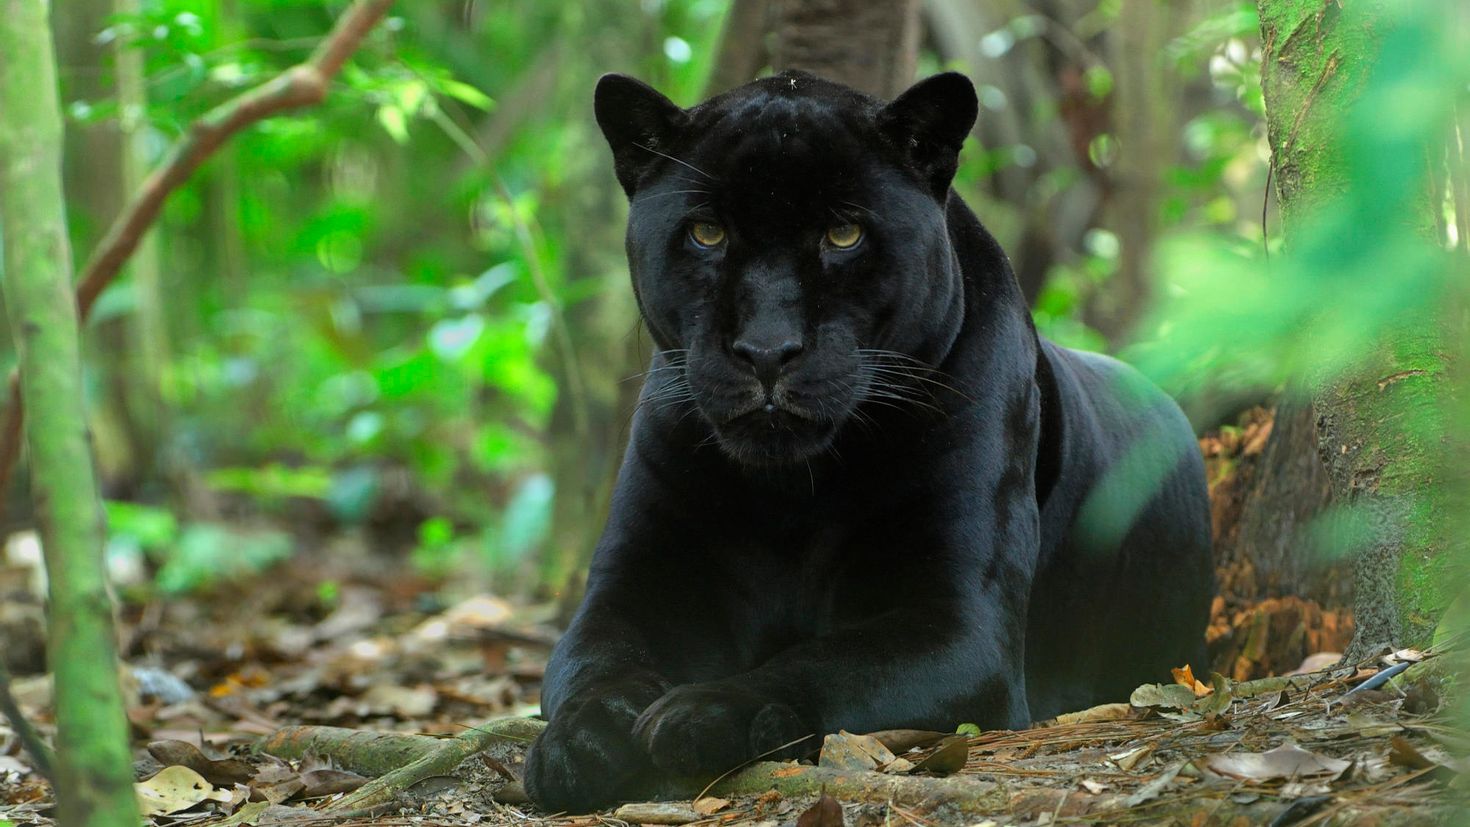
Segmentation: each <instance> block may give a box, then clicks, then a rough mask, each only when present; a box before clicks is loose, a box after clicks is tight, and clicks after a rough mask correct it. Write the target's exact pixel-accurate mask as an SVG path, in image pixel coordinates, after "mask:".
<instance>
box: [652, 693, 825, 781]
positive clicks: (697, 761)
mask: <svg viewBox="0 0 1470 827" xmlns="http://www.w3.org/2000/svg"><path fill="white" fill-rule="evenodd" d="M633 734H634V737H635V738H637V739H638V741H639V742H640V743H641V744H642V745H643V746H644V748H646V749H647V751H648V755H649V757H651V758H652V759H653V763H654V765H655V766H656V767H658V768H659V769H660V770H663V771H664V772H667V773H673V774H678V775H713V774H717V773H722V772H725V771H726V770H731V769H734V768H736V767H738V766H740V765H741V764H744V763H745V762H747V761H750V760H752V759H754V758H756V757H766V758H770V759H772V760H779V759H782V758H788V757H794V756H797V755H800V754H803V753H805V752H808V751H810V750H811V749H812V748H813V747H814V746H815V744H816V739H815V730H814V729H813V728H812V727H809V726H806V725H805V724H803V722H802V720H801V718H800V717H799V716H798V715H797V713H796V710H794V709H792V708H791V707H789V706H787V705H786V704H784V703H782V702H780V701H778V700H775V699H773V698H770V697H769V696H766V695H764V694H761V693H758V692H754V691H750V690H746V689H742V688H740V687H735V686H731V685H729V684H690V685H688V686H680V687H677V688H675V689H673V690H671V691H669V692H668V694H666V695H664V696H663V697H662V698H659V699H658V700H657V701H655V702H654V704H653V705H652V706H650V707H649V708H648V709H646V710H644V712H643V714H642V715H641V716H639V718H638V723H637V724H636V725H635V727H634V730H633ZM803 736H812V737H811V738H806V739H804V740H801V739H803ZM793 741H799V742H798V743H795V744H792V743H791V742H793ZM783 745H785V746H784V748H783V749H778V748H781V747H783ZM772 750H776V751H775V752H771V751H772Z"/></svg>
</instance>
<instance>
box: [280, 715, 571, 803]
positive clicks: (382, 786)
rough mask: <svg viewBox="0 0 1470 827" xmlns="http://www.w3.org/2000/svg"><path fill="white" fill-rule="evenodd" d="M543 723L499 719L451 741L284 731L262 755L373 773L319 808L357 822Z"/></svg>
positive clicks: (330, 730)
mask: <svg viewBox="0 0 1470 827" xmlns="http://www.w3.org/2000/svg"><path fill="white" fill-rule="evenodd" d="M545 727H546V724H545V723H544V722H542V721H537V720H533V719H531V718H502V719H499V720H495V721H490V722H488V723H486V724H484V725H483V726H479V727H475V728H472V729H467V730H465V731H464V732H462V733H460V734H459V735H457V736H455V737H454V738H447V739H446V738H431V737H429V736H427V735H402V734H399V733H392V732H357V731H354V730H350V729H342V728H340V727H316V726H298V727H286V728H285V729H282V730H280V731H278V732H276V733H275V734H274V735H272V736H270V737H269V738H267V739H266V740H265V741H264V742H263V743H262V744H261V745H260V748H261V750H262V751H264V752H266V753H269V754H271V755H275V756H276V757H278V758H300V757H302V756H304V755H306V754H307V753H315V754H318V755H329V756H331V757H332V758H333V759H335V760H337V761H338V763H339V764H341V765H342V767H343V768H344V769H349V770H352V771H354V772H359V773H364V774H370V775H371V774H379V777H378V778H375V779H373V780H372V781H370V782H368V783H367V784H364V785H363V786H361V787H359V788H358V789H356V790H354V791H353V792H350V793H348V794H347V795H345V796H343V797H342V798H339V799H337V800H336V801H333V802H331V803H330V804H328V805H327V806H326V807H324V808H322V809H323V811H324V812H329V813H332V814H334V815H337V814H340V815H343V816H352V817H359V816H361V815H369V814H372V813H375V812H377V811H378V810H379V809H380V808H382V807H383V806H384V805H386V804H391V803H392V802H393V801H394V800H395V799H396V798H397V797H398V795H399V793H402V792H403V791H404V790H406V789H408V788H409V787H412V786H413V785H414V784H417V783H418V782H420V781H422V780H424V779H425V778H429V777H431V776H435V775H444V774H445V773H448V772H450V771H452V770H453V769H454V768H455V767H457V766H459V765H460V764H461V763H462V762H463V761H464V760H465V759H466V758H469V757H470V756H472V755H475V754H477V753H480V752H483V751H484V750H485V749H486V748H488V747H490V746H491V745H492V744H495V743H498V742H502V741H514V742H516V743H528V742H530V741H531V740H532V739H533V738H535V737H536V735H537V734H539V733H540V732H541V730H542V729H544V728H545Z"/></svg>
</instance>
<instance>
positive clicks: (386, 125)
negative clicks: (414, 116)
mask: <svg viewBox="0 0 1470 827" xmlns="http://www.w3.org/2000/svg"><path fill="white" fill-rule="evenodd" d="M378 123H379V124H380V125H381V126H382V127H383V129H384V130H386V131H387V133H388V134H389V135H390V136H392V138H393V140H395V141H397V142H398V143H400V144H406V143H408V119H407V118H405V117H404V115H403V110H402V109H399V108H398V107H396V106H387V105H384V106H380V107H378Z"/></svg>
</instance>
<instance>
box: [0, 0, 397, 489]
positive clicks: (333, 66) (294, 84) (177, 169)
mask: <svg viewBox="0 0 1470 827" xmlns="http://www.w3.org/2000/svg"><path fill="white" fill-rule="evenodd" d="M391 5H393V0H356V2H355V3H353V4H352V7H351V8H349V9H348V10H347V11H346V13H344V14H343V15H342V17H340V18H339V19H338V20H337V24H336V25H335V26H334V27H333V28H332V32H331V34H329V35H327V37H326V39H325V40H323V41H322V42H321V44H320V45H319V46H317V48H316V51H314V52H312V55H311V57H310V58H308V59H307V60H306V61H305V62H304V63H300V64H297V65H296V66H293V67H291V68H290V69H287V70H286V71H284V72H282V73H281V74H279V75H277V76H276V77H274V78H272V79H271V80H269V81H266V82H265V83H263V84H261V85H260V86H257V87H255V88H254V89H251V90H250V91H248V92H245V93H243V94H241V95H238V96H236V97H234V98H231V99H230V100H228V101H226V102H225V103H222V104H220V105H219V106H216V107H215V108H214V109H211V110H210V111H209V112H207V113H205V114H204V115H203V116H202V117H201V118H199V120H197V121H195V122H194V123H193V124H191V125H190V126H189V131H188V132H187V133H186V134H185V135H184V137H183V138H182V139H180V140H179V142H178V143H176V144H174V147H173V149H172V150H170V151H169V154H168V157H167V158H165V159H164V161H163V163H162V164H161V165H160V166H159V167H158V169H156V170H154V171H153V173H152V174H150V175H149V176H148V178H147V179H146V180H144V181H143V186H142V187H141V188H140V189H139V190H138V192H137V193H136V194H135V195H134V196H133V198H132V200H131V201H129V202H128V205H127V207H126V208H124V209H123V212H122V214H121V215H119V216H118V217H117V219H116V220H115V221H113V223H112V228H111V229H109V230H108V231H107V235H106V236H104V237H103V239H102V241H101V243H100V244H98V245H97V249H96V250H95V251H94V252H93V254H92V257H91V258H90V259H89V260H88V261H87V265H86V267H84V268H82V273H81V279H80V284H79V285H78V287H77V314H78V317H79V318H80V319H81V320H82V321H86V319H87V315H88V314H89V313H90V312H91V310H92V305H93V304H94V303H95V302H96V301H97V297H98V296H99V295H101V294H102V290H103V289H104V288H106V287H107V285H109V284H111V283H112V280H113V279H115V278H117V274H118V273H119V272H121V270H122V267H123V265H124V264H126V263H127V261H128V259H129V258H130V257H131V256H132V255H133V252H134V251H135V250H136V249H137V248H138V243H139V242H140V241H141V240H142V239H143V236H144V234H146V233H147V231H148V228H149V227H150V226H152V225H153V222H154V221H155V220H157V218H158V214H159V212H160V211H161V210H162V209H163V204H164V202H165V201H167V200H168V196H169V195H170V194H171V193H172V192H173V191H174V190H176V189H178V188H179V186H180V185H182V184H183V183H184V182H185V181H187V180H189V177H190V176H191V175H193V174H194V171H195V170H196V169H198V168H199V165H200V164H202V163H204V161H205V160H206V159H208V158H209V156H211V155H213V154H214V152H215V150H217V149H219V148H220V146H221V145H223V144H224V142H225V141H227V140H229V139H230V138H231V137H232V136H234V134H235V133H237V132H239V131H240V130H242V129H244V128H246V127H248V126H250V125H252V124H254V123H256V122H257V121H261V120H264V119H266V118H269V117H271V116H273V115H277V114H280V113H282V112H289V111H291V110H293V109H302V108H305V107H308V106H314V105H316V104H318V103H321V102H322V100H323V99H325V98H326V94H327V87H328V86H329V85H330V84H331V82H332V79H333V78H335V77H336V76H337V73H338V72H340V71H341V70H342V65H343V64H344V63H346V62H347V59H348V58H349V57H351V56H352V53H353V52H355V51H357V49H358V47H359V46H361V45H362V41H363V38H365V37H367V34H368V32H370V31H372V29H373V27H374V26H376V25H377V23H378V20H379V19H381V18H382V16H383V15H384V14H385V13H387V11H388V7H389V6H391ZM9 397H10V399H9V404H7V405H6V407H5V418H4V422H3V423H0V492H3V491H5V490H7V489H8V488H9V484H10V476H11V473H12V472H13V471H14V469H15V463H16V460H17V459H18V458H19V455H20V442H21V440H20V432H21V425H22V422H23V420H24V410H23V408H22V404H23V402H22V400H21V396H20V384H19V380H18V377H17V375H16V374H14V373H12V374H11V376H10V390H9ZM3 513H4V503H3V501H0V515H3Z"/></svg>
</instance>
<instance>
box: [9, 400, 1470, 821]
mask: <svg viewBox="0 0 1470 827" xmlns="http://www.w3.org/2000/svg"><path fill="white" fill-rule="evenodd" d="M1263 423H1264V424H1263ZM1262 427H1269V419H1268V418H1267V419H1262V418H1260V417H1257V418H1256V420H1255V424H1254V425H1251V424H1250V423H1249V422H1248V423H1247V424H1246V426H1245V427H1243V428H1241V429H1238V430H1235V431H1232V432H1231V433H1229V434H1226V435H1224V436H1216V437H1212V439H1215V440H1216V442H1215V443H1213V444H1206V446H1205V450H1206V453H1207V455H1209V454H1211V452H1212V451H1213V453H1214V456H1213V458H1212V463H1213V464H1212V468H1213V469H1214V470H1215V471H1219V470H1220V463H1221V462H1222V461H1226V460H1228V461H1230V462H1234V461H1238V460H1240V459H1241V458H1242V457H1244V456H1245V454H1246V452H1248V451H1251V450H1253V449H1252V448H1251V445H1252V444H1253V443H1259V442H1260V439H1259V437H1260V432H1259V429H1260V428H1262ZM1252 428H1255V429H1256V430H1254V431H1253V430H1252ZM1258 448H1259V446H1258V445H1257V448H1256V449H1255V450H1258ZM1222 458H1223V459H1222ZM1217 476H1219V475H1218V474H1217ZM1217 487H1218V486H1217ZM1226 487H1228V486H1226ZM351 545H352V544H351V543H348V544H346V546H351ZM359 545H361V544H359ZM27 582H29V581H28V580H27V573H26V572H24V571H17V570H15V569H13V568H12V569H9V570H7V569H6V568H5V567H3V566H0V638H3V639H4V640H5V646H6V649H7V653H6V654H7V655H9V656H11V657H8V658H7V659H8V660H11V662H12V666H14V659H13V658H14V657H16V655H17V653H18V652H19V651H20V649H19V647H24V646H29V647H32V648H34V647H35V646H37V645H38V644H37V642H36V641H35V640H29V639H27V637H26V636H25V632H24V630H26V629H28V628H29V629H38V628H39V620H38V618H39V613H40V605H39V600H37V599H35V597H34V594H35V593H34V591H33V590H31V589H28V588H27V586H26V583H27ZM324 584H326V585H324ZM440 585H442V584H438V585H436V584H432V583H429V582H427V581H425V580H423V579H421V578H419V577H417V576H415V575H413V574H412V573H411V572H410V571H409V570H408V566H407V563H406V561H404V560H403V559H401V558H396V559H389V558H387V557H385V556H384V555H381V554H374V553H370V552H367V551H365V550H364V549H362V548H358V549H357V550H356V551H353V550H352V549H351V548H346V547H344V546H343V545H342V544H340V543H339V544H337V546H336V547H331V548H322V549H321V550H320V551H318V552H315V553H309V552H308V553H302V554H298V555H297V556H296V557H295V558H293V559H292V560H291V561H289V562H287V563H285V564H282V565H281V566H278V567H277V568H275V569H272V570H271V571H270V572H268V573H267V574H266V575H262V576H259V577H256V578H253V579H249V580H243V581H236V582H233V583H230V584H227V585H224V584H222V585H217V586H215V587H213V588H211V589H210V590H208V591H205V592H201V593H198V594H196V595H194V596H191V597H187V598H179V599H171V600H168V601H156V600H154V601H146V602H142V603H133V602H125V604H124V608H123V610H122V612H121V615H122V616H121V621H122V624H121V625H122V636H123V646H122V648H121V651H122V653H123V657H124V661H125V664H124V666H123V678H124V686H125V689H126V691H127V694H128V715H129V720H130V723H131V727H132V735H133V739H134V744H135V746H136V747H137V749H136V752H135V757H136V759H137V760H136V765H135V772H136V776H137V779H138V781H139V782H140V786H139V790H140V795H141V796H144V797H145V798H147V799H148V801H149V802H150V804H151V806H152V808H153V809H154V810H155V811H156V812H157V814H156V815H153V816H150V819H151V823H153V824H157V825H201V826H202V825H269V824H292V825H318V824H320V825H327V824H384V825H397V824H403V825H409V824H412V825H420V824H423V825H435V824H442V825H472V824H549V825H578V826H579V827H592V825H623V824H640V823H641V824H684V823H689V824H700V825H724V824H743V823H752V822H756V823H765V824H771V825H784V824H797V825H800V827H833V825H837V824H842V823H846V824H851V825H879V824H882V825H894V824H898V825H932V824H965V825H977V824H993V825H1003V824H1009V825H1037V826H1038V827H1039V825H1045V824H1061V823H1073V824H1098V823H1130V824H1133V823H1138V824H1189V825H1192V826H1193V825H1206V824H1232V825H1236V824H1239V825H1246V824H1273V825H1287V824H1301V825H1308V824H1328V823H1331V824H1341V823H1363V824H1416V823H1439V822H1440V821H1441V820H1442V819H1443V818H1444V817H1446V816H1447V815H1448V814H1451V813H1458V812H1464V805H1465V803H1467V797H1466V795H1465V786H1464V778H1465V773H1464V772H1463V770H1464V769H1465V765H1463V764H1462V763H1461V762H1460V760H1459V759H1458V758H1456V757H1454V756H1458V755H1463V754H1465V753H1466V752H1470V737H1467V736H1466V735H1464V734H1462V727H1461V726H1459V721H1458V720H1456V718H1455V717H1454V716H1453V715H1451V713H1450V711H1449V707H1451V706H1452V705H1451V704H1448V703H1446V702H1444V701H1443V700H1442V699H1441V698H1440V694H1441V692H1440V686H1441V683H1442V682H1441V681H1439V680H1438V679H1432V678H1431V679H1422V680H1404V679H1403V678H1399V679H1397V680H1394V681H1389V682H1382V676H1383V674H1384V673H1385V670H1387V669H1389V668H1393V669H1395V670H1396V671H1401V670H1403V669H1404V668H1406V667H1405V666H1404V665H1401V664H1408V663H1411V662H1416V661H1421V660H1423V661H1424V662H1423V663H1422V665H1419V666H1412V667H1407V668H1408V673H1407V676H1406V677H1413V676H1414V675H1415V674H1417V673H1431V674H1433V673H1438V674H1445V673H1447V671H1448V670H1444V669H1435V668H1433V667H1434V666H1435V664H1436V662H1440V663H1442V662H1444V661H1445V660H1447V659H1446V658H1438V661H1437V659H1436V656H1425V655H1424V654H1423V653H1418V652H1401V653H1397V654H1394V655H1386V656H1385V657H1384V658H1383V659H1380V660H1376V661H1374V662H1371V663H1365V664H1358V665H1347V666H1338V665H1336V660H1337V656H1336V655H1334V654H1332V653H1331V652H1324V651H1322V649H1323V647H1326V646H1330V645H1340V644H1341V643H1344V642H1345V641H1346V637H1345V634H1350V631H1351V624H1350V620H1349V619H1347V618H1346V617H1345V616H1343V615H1342V614H1341V613H1340V612H1333V611H1331V610H1323V609H1321V608H1320V607H1315V606H1312V605H1306V604H1304V603H1302V602H1300V601H1292V600H1280V599H1277V600H1274V601H1271V600H1259V601H1255V602H1253V603H1251V604H1249V605H1246V604H1243V603H1241V602H1240V601H1238V600H1233V599H1226V598H1222V599H1221V600H1218V601H1217V602H1216V606H1215V611H1214V618H1213V619H1212V625H1211V639H1212V650H1213V653H1214V657H1215V663H1216V668H1217V669H1218V670H1219V672H1220V673H1221V674H1218V675H1215V676H1200V677H1201V678H1202V680H1198V681H1196V680H1195V679H1194V678H1193V676H1189V675H1176V676H1169V675H1163V676H1159V678H1160V681H1161V682H1160V683H1159V684H1155V685H1149V686H1145V687H1141V688H1140V689H1139V691H1137V692H1135V693H1134V695H1133V697H1132V698H1131V699H1130V698H1119V699H1118V701H1119V703H1116V704H1111V705H1108V706H1104V707H1098V708H1095V709H1093V710H1089V711H1087V712H1085V713H1083V714H1080V715H1073V716H1063V718H1061V719H1058V720H1054V721H1049V722H1043V723H1041V724H1038V725H1037V726H1035V727H1033V728H1031V729H1028V730H1024V731H1017V732H1010V731H987V732H979V733H978V734H977V733H975V732H968V733H965V734H963V735H958V736H957V735H954V734H949V735H948V737H945V736H946V734H943V733H933V734H922V733H902V732H889V733H878V734H875V738H873V739H868V738H863V737H860V736H850V735H847V734H836V735H833V736H830V737H829V738H828V739H827V741H826V743H825V744H824V745H823V748H822V749H821V751H820V753H817V752H816V751H814V754H813V755H812V756H810V758H809V759H808V761H807V762H806V764H800V765H799V764H785V765H782V764H760V765H756V766H755V767H753V768H749V769H746V770H744V771H742V772H740V773H738V774H736V775H734V776H732V777H731V778H729V779H726V780H724V781H723V782H721V783H720V784H717V785H715V786H714V787H713V788H712V789H710V790H708V791H704V794H702V795H696V794H695V793H696V792H698V791H696V790H685V791H684V792H683V793H682V795H683V797H684V798H683V800H676V801H665V802H662V803H658V804H653V803H642V804H630V805H625V806H624V807H622V808H613V809H609V810H607V811H604V812H602V813H598V814H591V815H566V814H547V813H541V812H538V811H537V810H536V809H535V808H534V807H533V806H531V805H530V804H527V803H526V802H525V799H524V793H523V792H522V791H521V790H520V786H519V782H518V779H519V777H520V773H521V767H522V763H523V756H524V749H525V745H524V743H517V742H515V741H512V740H506V739H501V740H499V741H497V742H496V743H494V744H493V745H492V746H491V747H490V749H488V750H487V751H485V752H483V753H480V754H478V755H476V756H473V757H471V758H470V759H469V760H466V761H464V762H463V763H462V764H460V765H459V766H458V768H457V769H455V770H454V771H452V772H448V771H445V772H437V773H434V774H431V775H430V776H429V777H427V778H425V779H423V780H421V781H419V782H418V783H416V784H413V785H412V786H409V787H407V788H406V789H404V790H402V791H400V792H399V794H398V795H397V797H396V799H395V800H394V801H393V802H392V803H391V804H390V805H388V806H386V807H379V808H377V809H375V810H374V811H373V812H372V814H371V815H367V816H355V817H351V818H344V817H343V816H341V815H337V814H334V813H330V812H325V811H324V808H326V807H329V806H330V805H331V804H332V802H333V801H334V800H335V799H337V798H340V797H341V796H342V795H343V794H344V793H345V792H347V791H350V790H352V789H354V788H356V787H358V786H360V785H361V784H363V783H364V781H366V776H368V775H375V774H378V773H380V772H381V771H382V768H381V767H368V766H366V765H365V764H364V763H363V761H362V759H361V756H358V755H354V754H351V752H350V751H349V750H334V749H325V748H324V749H323V750H322V751H321V752H318V753H315V754H308V755H304V756H296V757H292V758H279V757H275V756H273V755H269V754H266V753H264V752H262V751H261V750H260V747H261V745H262V743H263V741H264V740H265V739H266V738H268V736H271V735H272V734H277V733H279V732H280V731H281V730H282V729H283V728H285V727H288V726H293V725H307V726H332V727H347V728H352V729H355V730H370V731H385V732H404V733H409V732H412V733H423V734H427V735H434V736H456V735H461V734H463V733H465V731H466V730H467V729H469V728H472V727H476V726H478V725H480V724H482V723H483V722H485V721H489V720H494V719H499V718H506V717H514V716H527V715H532V714H534V713H535V711H536V709H537V702H538V693H539V687H540V681H541V678H542V674H543V670H544V667H545V663H546V658H547V655H548V654H549V651H550V648H551V646H552V644H553V643H554V642H555V640H556V630H555V628H554V626H553V620H554V617H555V614H556V609H555V606H552V605H546V604H529V603H524V604H522V603H514V602H511V601H507V600H505V599H502V598H500V597H497V596H495V595H492V594H485V593H481V594H463V595H459V596H458V597H455V598H453V599H447V598H446V597H445V594H446V592H445V591H444V589H442V588H441V587H440ZM26 595H30V597H27V596H26ZM1263 618H1264V619H1263ZM1344 630H1346V632H1344ZM1139 643H1140V645H1147V640H1146V637H1141V638H1140V641H1139ZM1308 650H1310V651H1308ZM1287 660H1289V661H1291V663H1292V665H1291V666H1286V667H1283V666H1280V663H1282V662H1284V661H1287ZM1299 667H1300V668H1301V669H1302V670H1304V671H1303V673H1302V674H1298V675H1295V676H1290V677H1286V676H1283V677H1277V678H1263V676H1264V675H1267V674H1269V673H1275V672H1280V673H1285V672H1289V671H1293V670H1296V669H1298V668H1299ZM913 679H914V680H923V679H924V676H923V675H914V676H913ZM1380 684H1381V685H1380ZM13 689H14V691H15V694H16V696H17V698H18V700H19V702H20V705H21V707H22V709H23V710H24V711H25V712H27V713H28V715H29V717H30V718H31V719H32V720H33V721H36V722H38V723H39V725H40V727H41V729H42V730H43V732H46V733H47V734H50V687H49V685H48V682H47V679H46V678H44V677H42V676H29V677H27V676H24V675H22V676H19V677H17V679H16V681H15V684H14V686H13ZM313 731H315V730H313ZM297 732H299V730H297ZM321 732H327V733H330V731H329V730H322V731H321ZM278 752H279V751H278ZM400 763H401V762H400ZM813 764H814V765H815V766H809V765H813ZM185 767H186V768H188V769H181V768H185ZM732 769H733V768H732ZM824 789H825V792H824ZM51 813H52V798H51V792H50V788H49V786H48V784H47V783H46V781H45V780H44V779H43V778H42V777H40V776H39V775H38V774H37V773H36V772H35V771H34V770H33V769H32V768H31V766H30V764H29V762H28V760H27V758H26V756H25V754H24V753H23V752H22V750H21V749H20V746H19V744H18V743H17V739H16V738H15V736H14V733H13V732H12V731H11V730H10V729H9V728H8V727H7V726H6V724H4V723H3V722H0V827H10V826H11V825H31V824H36V825H50V824H52V821H51Z"/></svg>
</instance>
